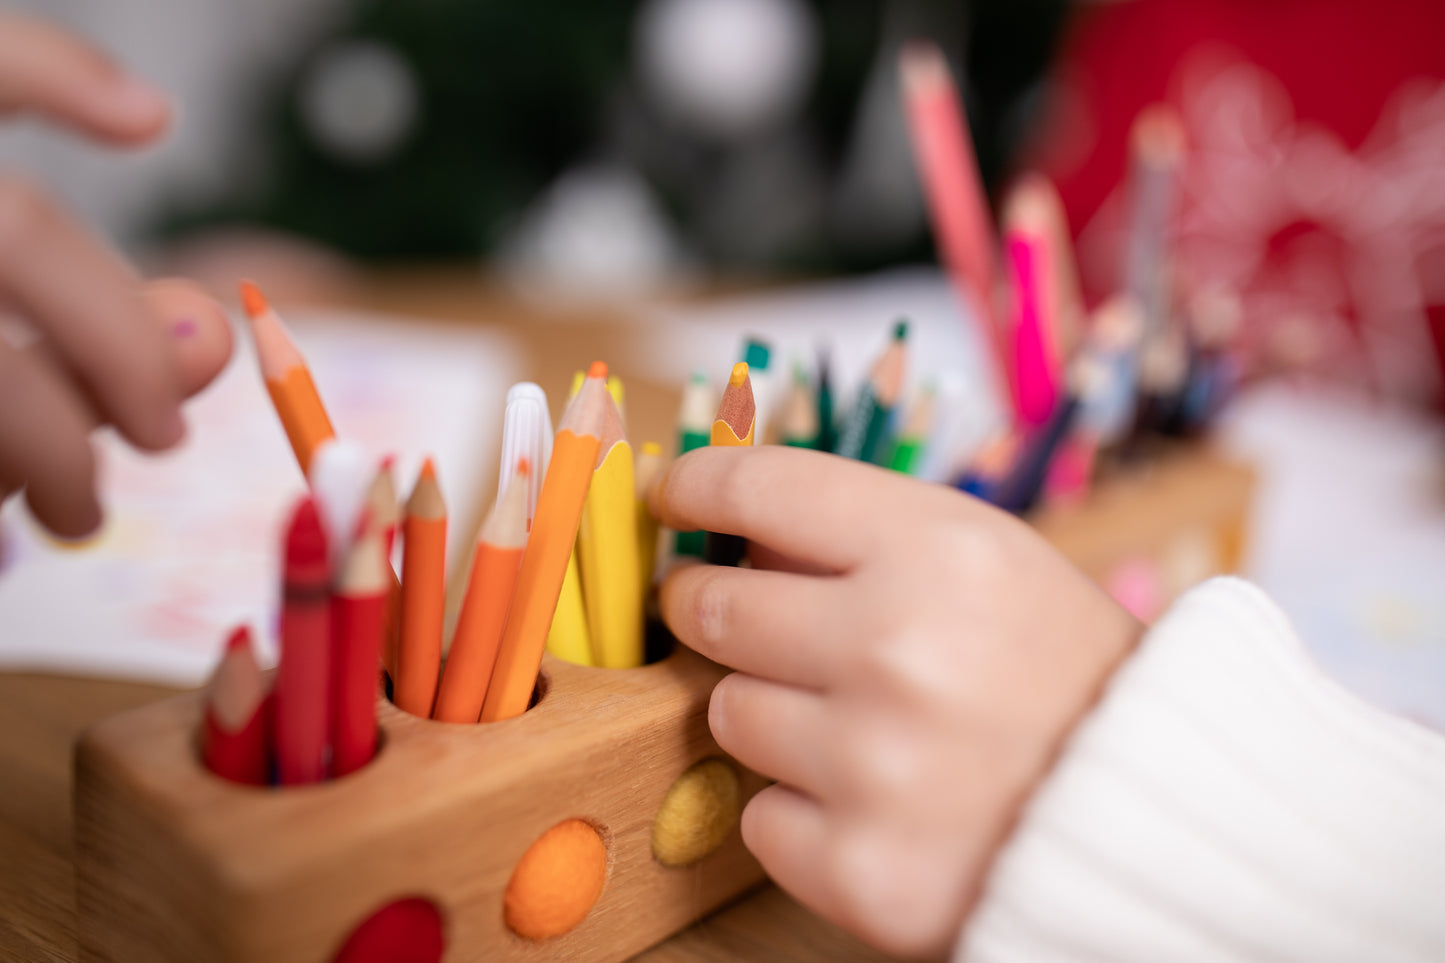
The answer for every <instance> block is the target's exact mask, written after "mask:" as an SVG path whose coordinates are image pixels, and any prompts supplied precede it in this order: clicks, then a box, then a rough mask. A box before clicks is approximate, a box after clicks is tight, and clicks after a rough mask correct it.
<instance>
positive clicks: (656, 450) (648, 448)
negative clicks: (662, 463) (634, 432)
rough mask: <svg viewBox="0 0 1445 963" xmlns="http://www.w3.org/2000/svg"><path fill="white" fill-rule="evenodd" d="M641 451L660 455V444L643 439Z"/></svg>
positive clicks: (646, 453) (645, 453)
mask: <svg viewBox="0 0 1445 963" xmlns="http://www.w3.org/2000/svg"><path fill="white" fill-rule="evenodd" d="M642 453H643V454H644V455H661V454H662V446H661V445H659V444H658V443H657V442H655V441H644V442H643V443H642Z"/></svg>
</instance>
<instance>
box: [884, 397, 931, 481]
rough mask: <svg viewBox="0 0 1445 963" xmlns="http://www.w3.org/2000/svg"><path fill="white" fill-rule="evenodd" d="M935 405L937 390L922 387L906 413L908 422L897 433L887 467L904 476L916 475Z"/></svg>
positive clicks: (925, 446) (926, 442) (926, 444)
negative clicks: (896, 439)
mask: <svg viewBox="0 0 1445 963" xmlns="http://www.w3.org/2000/svg"><path fill="white" fill-rule="evenodd" d="M936 404H937V389H936V388H935V387H934V386H933V385H932V384H927V385H924V387H923V390H922V391H920V392H919V394H918V398H917V400H915V401H914V402H913V407H912V409H911V410H910V411H909V412H908V421H907V422H906V423H905V424H904V426H903V430H902V431H900V432H899V433H898V441H897V443H896V444H895V445H894V446H893V454H892V455H891V456H890V457H889V460H888V467H889V468H891V469H893V470H894V471H897V472H902V473H903V474H905V475H916V474H917V473H918V468H919V466H920V465H921V464H922V462H923V455H924V452H925V451H926V450H927V447H928V438H929V435H930V433H931V432H932V431H933V412H934V408H935V406H936Z"/></svg>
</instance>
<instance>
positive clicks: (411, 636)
mask: <svg viewBox="0 0 1445 963" xmlns="http://www.w3.org/2000/svg"><path fill="white" fill-rule="evenodd" d="M446 559H447V506H446V502H445V501H444V500H443V499H442V493H441V489H440V488H439V487H438V486H437V480H436V467H435V466H434V465H433V464H432V460H431V459H430V458H428V459H427V460H426V462H425V463H424V464H423V465H422V469H421V476H420V477H419V478H417V482H416V487H415V488H414V489H413V490H412V494H411V498H410V499H408V500H407V503H406V519H405V521H403V522H402V545H401V648H400V650H399V652H398V655H397V667H396V668H397V671H396V678H395V679H394V680H393V685H392V693H391V695H392V699H393V701H395V702H396V704H397V707H398V708H400V709H402V710H404V711H406V712H410V713H411V714H412V715H414V716H421V717H422V718H426V717H428V716H430V715H431V710H432V700H433V699H434V698H435V697H436V689H437V673H438V671H439V670H440V668H441V661H442V622H443V619H444V617H445V614H446V593H447V585H446Z"/></svg>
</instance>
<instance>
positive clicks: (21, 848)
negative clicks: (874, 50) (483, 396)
mask: <svg viewBox="0 0 1445 963" xmlns="http://www.w3.org/2000/svg"><path fill="white" fill-rule="evenodd" d="M263 280H264V278H263ZM273 296H274V295H273ZM278 300H279V299H278ZM326 300H329V301H333V302H335V301H340V302H342V303H347V304H354V305H356V306H359V307H365V308H369V309H374V310H381V311H390V312H395V313H400V314H412V315H418V316H423V317H430V318H435V319H439V320H449V321H458V322H463V323H494V324H496V325H498V326H500V327H504V328H506V329H508V330H509V331H512V332H513V333H514V334H516V335H517V336H518V338H519V340H521V341H522V342H523V344H524V347H525V349H526V350H527V351H528V355H529V357H530V359H531V361H530V368H531V369H532V370H531V372H530V375H529V376H530V377H532V378H534V379H536V380H538V381H539V382H540V383H542V384H544V385H557V384H564V383H566V382H567V380H568V379H570V375H571V371H572V370H573V369H574V368H576V367H578V366H579V365H581V364H584V363H585V360H590V359H591V358H592V357H603V358H608V357H610V356H611V353H612V352H614V351H617V350H621V349H623V348H624V347H625V345H626V344H627V343H628V342H629V341H630V339H631V338H633V337H636V336H637V332H636V331H635V330H633V329H632V327H631V325H630V323H629V321H628V319H627V317H626V313H625V312H623V311H619V310H616V309H613V310H610V311H600V310H599V311H593V312H591V314H590V316H581V315H579V314H577V312H575V311H574V312H573V316H571V317H566V316H558V315H557V314H556V313H555V312H553V313H551V314H550V315H549V316H548V317H539V316H538V312H537V311H536V309H533V308H531V307H529V306H526V305H524V304H521V303H520V302H517V301H516V300H514V299H510V298H507V297H504V296H498V295H497V294H496V293H495V291H494V290H492V289H490V288H488V287H486V286H485V285H484V284H483V283H482V282H481V279H480V277H479V275H478V274H477V273H476V272H475V271H474V270H472V269H470V268H464V269H440V270H417V271H410V270H404V271H400V272H394V273H388V274H386V275H383V276H381V277H380V279H379V280H376V279H368V281H367V283H366V285H365V286H364V287H362V288H358V289H357V290H355V291H353V292H348V293H347V294H346V296H344V297H341V298H327V299H326ZM561 344H565V345H566V346H567V349H566V352H565V355H564V354H563V353H562V352H561V351H559V350H558V349H557V347H556V346H557V345H561ZM579 358H580V359H583V360H582V361H579V360H578V359H579ZM622 373H623V374H624V375H625V374H626V371H625V368H624V369H623V371H622ZM627 387H628V399H629V403H628V408H629V420H630V422H631V427H632V430H633V433H634V435H635V437H637V438H658V439H664V440H665V439H667V438H668V437H669V436H670V434H671V430H672V429H671V421H672V416H673V412H674V411H675V395H673V394H671V393H670V392H669V391H668V389H666V388H662V387H659V386H653V385H648V384H645V383H634V382H632V381H629V382H628V385H627ZM479 497H486V496H485V495H481V496H479ZM0 631H3V628H0ZM174 692H175V690H173V689H168V688H162V687H159V686H150V685H137V684H132V683H124V682H113V681H97V680H90V679H76V678H62V677H56V676H48V675H31V674H16V673H0V960H5V961H11V960H14V961H63V963H70V961H74V960H75V959H77V948H76V941H75V932H76V922H75V898H74V873H73V871H72V868H71V849H72V824H71V806H70V788H71V751H72V746H73V744H74V741H75V738H76V736H77V735H78V734H79V733H80V732H81V731H82V730H83V729H84V728H85V727H86V726H87V725H89V724H91V723H92V722H95V721H97V720H99V719H102V718H104V717H106V716H108V715H111V714H113V713H116V712H120V711H122V710H125V709H129V708H133V707H135V706H139V705H144V704H146V703H148V702H152V701H155V700H157V699H161V698H165V697H166V696H169V695H172V694H174ZM637 959H639V960H646V961H651V963H693V961H697V963H704V961H705V963H723V961H730V960H747V961H767V960H797V961H804V963H806V961H812V960H816V961H819V963H823V961H831V963H848V961H874V960H882V959H885V957H882V956H880V955H879V954H877V953H875V952H873V951H871V950H869V949H868V948H866V947H864V946H863V945H862V944H860V943H858V942H857V941H856V940H854V939H852V938H851V937H849V936H847V935H846V934H844V933H842V932H841V931H840V930H838V929H837V928H835V927H833V926H831V925H829V924H827V923H825V922H823V921H822V920H820V919H818V918H817V917H816V916H814V915H812V914H811V913H810V912H808V911H807V910H805V909H803V908H802V907H801V906H799V905H798V904H797V903H795V902H793V901H792V900H791V899H789V898H788V897H787V896H786V895H784V894H783V893H781V892H780V891H779V890H777V889H776V888H775V887H771V886H769V887H765V888H764V889H762V890H759V891H757V892H755V893H754V894H752V895H751V896H748V897H746V898H745V899H743V900H741V901H740V902H738V903H735V904H733V905H732V906H731V907H728V908H726V909H723V910H721V911H719V912H718V913H716V914H714V915H713V916H711V917H709V918H707V919H705V920H703V921H701V922H699V923H698V924H696V925H695V926H693V927H692V928H690V929H688V930H685V931H684V932H682V933H680V934H678V935H677V936H675V937H673V938H672V939H671V940H669V941H667V942H666V943H663V944H661V945H660V946H658V947H655V948H654V949H652V950H650V951H648V952H646V953H644V954H642V955H641V956H639V957H638V958H637ZM198 963H199V961H198Z"/></svg>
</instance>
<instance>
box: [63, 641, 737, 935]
mask: <svg viewBox="0 0 1445 963" xmlns="http://www.w3.org/2000/svg"><path fill="white" fill-rule="evenodd" d="M725 671H726V670H724V669H723V668H721V667H720V666H717V665H715V664H713V663H711V662H709V661H707V660H706V659H704V658H702V657H701V656H699V655H697V654H696V653H693V652H691V651H689V650H687V649H684V648H681V647H679V648H678V649H677V650H676V651H675V652H674V653H673V654H672V655H670V656H668V657H667V658H666V659H664V660H662V661H661V662H658V663H656V664H654V665H649V666H644V667H642V668H638V669H623V670H607V669H589V668H581V667H578V666H574V665H570V664H568V663H565V662H562V661H560V660H556V659H554V658H552V657H551V656H548V657H547V659H546V661H545V662H544V663H543V685H542V698H541V700H540V701H539V702H538V703H537V704H536V705H535V706H534V707H533V708H532V709H530V710H529V711H528V712H527V713H526V714H524V715H523V716H521V717H520V718H517V719H511V720H508V721H506V722H500V723H494V724H489V725H479V726H459V725H446V724H442V723H434V722H429V721H426V720H422V719H416V718H413V717H411V716H408V715H406V714H404V713H402V712H401V711H400V710H398V709H396V708H395V707H393V706H392V705H391V704H390V703H386V702H383V703H382V705H381V706H380V710H379V713H380V729H381V740H382V744H381V748H380V751H379V753H378V755H377V757H376V759H375V760H373V761H372V763H371V764H369V765H368V766H366V767H365V768H364V769H362V770H360V771H359V772H356V773H353V774H352V775H349V776H346V777H344V778H342V779H339V780H336V781H334V782H328V783H321V784H318V785H314V786H304V787H294V788H285V789H263V788H256V787H246V786H240V785H236V784H232V783H229V782H226V781H224V780H222V779H220V778H218V777H216V776H214V775H212V774H211V773H209V772H208V771H206V770H205V769H204V767H203V766H202V765H201V764H200V762H199V757H198V751H197V740H196V733H197V731H198V727H199V725H200V720H201V713H202V701H201V696H200V694H199V693H196V694H187V695H185V696H179V697H177V698H175V699H171V700H168V701H165V702H161V703H157V704H155V705H152V706H147V707H144V708H141V709H137V710H134V711H132V712H128V713H125V714H123V715H119V716H116V717H114V718H111V719H109V720H106V721H105V722H102V723H100V724H99V725H97V726H96V727H95V728H93V729H91V730H90V731H89V732H88V733H86V735H85V736H84V737H83V738H82V740H81V742H80V745H79V747H78V748H77V751H76V790H75V816H76V871H77V885H78V904H79V913H80V943H81V954H82V958H83V959H86V960H146V961H162V963H163V961H186V963H193V961H198V960H207V961H217V963H223V961H224V963H262V961H264V963H286V961H296V963H329V961H332V960H335V959H337V955H338V953H339V952H340V951H341V948H342V947H343V946H344V945H346V943H347V940H348V939H349V938H351V937H352V935H353V934H354V933H355V932H356V931H357V929H358V927H359V926H360V925H362V924H363V923H364V922H365V921H367V920H368V919H372V918H373V916H374V914H376V912H377V911H378V910H379V909H380V908H382V907H385V906H388V905H390V904H395V903H397V902H398V901H405V900H410V899H413V898H415V899H419V900H420V901H424V902H423V903H422V904H421V905H423V906H426V905H428V904H429V905H430V907H433V908H434V909H435V911H436V912H437V913H439V918H440V927H439V930H440V934H441V937H442V939H443V940H444V943H445V954H444V957H443V958H444V959H446V960H448V961H464V960H550V959H559V958H565V959H575V960H592V961H611V960H621V959H625V958H627V957H629V956H631V955H633V954H635V953H637V952H640V951H641V950H643V949H645V948H647V947H649V946H651V945H653V944H655V943H657V942H659V941H661V940H662V939H665V938H666V937H667V936H669V935H670V934H672V933H674V932H676V931H678V930H680V929H682V928H684V927H685V926H687V925H688V924H690V923H692V922H693V921H694V920H696V919H698V918H700V917H701V916H703V915H705V914H707V913H709V912H711V911H712V910H713V909H715V908H717V907H719V906H721V905H723V904H724V903H726V902H728V901H730V900H731V899H733V898H734V897H736V896H737V895H739V894H740V893H742V892H743V891H745V890H747V889H749V888H751V887H752V886H754V885H756V884H757V883H759V882H761V881H762V879H763V873H762V870H761V868H760V867H759V866H758V864H757V862H756V861H755V860H753V858H752V857H751V856H750V855H749V854H748V853H747V851H746V850H745V849H744V848H743V845H742V840H741V838H740V836H739V834H738V831H737V827H736V825H735V823H734V824H733V825H731V826H730V827H728V828H727V829H726V832H725V835H724V836H723V838H722V842H721V844H720V845H718V846H717V848H716V849H714V850H712V851H711V852H709V853H708V854H707V855H705V856H702V857H701V858H700V859H698V860H697V861H696V862H693V863H691V864H690V865H685V866H680V867H675V866H667V865H664V864H663V863H662V862H661V861H659V860H658V859H657V858H656V857H655V856H654V854H653V842H652V840H653V827H654V820H655V818H656V816H657V813H658V810H659V807H660V806H661V805H662V804H663V800H664V799H665V798H667V797H668V791H669V788H670V787H672V786H673V784H674V782H675V781H676V780H677V779H678V777H679V776H680V775H682V774H683V773H684V772H685V771H687V770H688V769H689V768H690V767H692V766H694V765H695V764H697V763H698V762H700V761H702V760H706V759H709V758H713V757H716V758H725V757H724V756H723V754H722V752H721V750H719V748H718V747H717V744H716V743H715V742H714V741H713V740H712V736H711V735H710V733H709V732H708V727H707V704H708V697H709V694H710V693H711V691H712V688H713V686H714V684H716V682H717V680H718V679H720V678H721V677H722V676H723V675H724V674H725ZM728 765H729V766H730V767H731V768H732V769H733V770H734V771H735V772H736V774H737V776H738V784H737V786H738V800H739V802H745V801H746V800H747V799H748V798H749V797H751V796H752V795H753V794H754V793H756V792H757V791H758V790H759V789H760V788H762V787H763V786H764V785H765V784H766V783H765V780H763V779H762V778H761V777H759V776H757V775H756V774H754V773H750V772H748V771H747V770H744V769H742V767H740V766H738V765H737V764H736V763H733V762H731V761H730V760H728ZM573 819H580V820H582V821H584V822H586V823H588V824H589V825H591V826H592V827H593V828H594V829H596V830H597V832H598V835H599V836H600V837H601V839H602V841H603V842H604V843H605V845H606V863H607V869H606V877H605V882H604V884H603V887H602V891H601V895H600V896H599V897H598V898H597V900H596V902H595V903H594V904H593V905H592V906H591V908H590V910H589V911H587V913H586V916H585V917H584V918H583V919H582V921H581V922H580V923H579V924H578V925H576V926H575V927H574V928H572V929H571V930H569V931H568V932H566V933H564V934H562V935H560V936H555V937H551V938H549V939H543V940H535V939H528V938H525V937H523V936H519V935H517V933H515V932H513V930H512V929H510V928H509V927H508V925H507V923H506V922H505V921H504V918H503V894H504V891H505V890H506V889H507V885H508V881H509V880H510V879H511V878H512V874H513V871H514V869H515V868H516V867H517V865H518V861H519V860H521V859H522V857H523V854H524V853H526V852H527V851H528V849H529V847H531V846H532V844H533V843H534V842H535V841H536V840H537V839H538V838H539V837H541V836H542V835H543V834H544V833H546V832H547V831H548V830H549V829H551V828H552V827H554V826H556V825H558V824H559V823H563V822H565V821H568V820H573ZM715 835H718V834H717V833H716V832H715ZM353 958H354V959H377V958H379V957H376V956H368V955H365V954H363V955H358V956H355V957H353ZM410 958H413V957H408V959H410Z"/></svg>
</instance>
